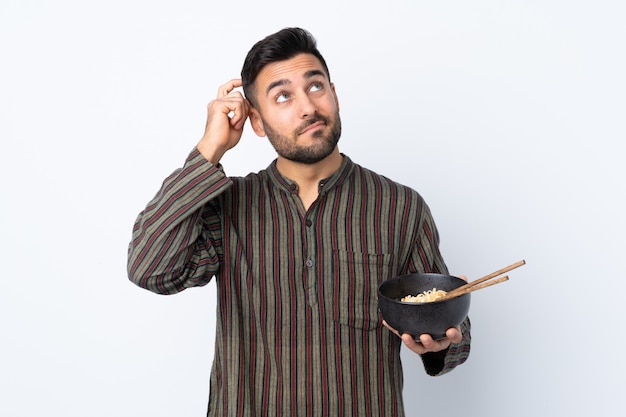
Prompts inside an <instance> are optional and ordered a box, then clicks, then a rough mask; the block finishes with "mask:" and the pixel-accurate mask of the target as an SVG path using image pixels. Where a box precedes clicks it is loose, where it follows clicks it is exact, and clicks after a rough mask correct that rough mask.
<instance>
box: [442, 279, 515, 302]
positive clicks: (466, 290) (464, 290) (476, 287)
mask: <svg viewBox="0 0 626 417" xmlns="http://www.w3.org/2000/svg"><path fill="white" fill-rule="evenodd" d="M508 280H509V276H508V275H504V276H501V277H498V278H495V279H492V280H491V281H487V282H483V283H482V284H478V285H473V286H471V287H466V286H465V285H463V286H462V287H459V288H457V289H455V290H454V291H450V292H449V293H447V294H446V295H444V296H443V297H441V298H440V299H438V300H437V301H440V300H447V299H450V298H454V297H460V296H462V295H465V294H468V293H470V292H472V291H477V290H482V289H483V288H487V287H490V286H492V285H495V284H499V283H501V282H504V281H508Z"/></svg>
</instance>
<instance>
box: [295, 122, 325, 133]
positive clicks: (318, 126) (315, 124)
mask: <svg viewBox="0 0 626 417" xmlns="http://www.w3.org/2000/svg"><path fill="white" fill-rule="evenodd" d="M324 126H326V123H325V122H324V121H322V120H317V121H315V122H313V123H311V124H309V125H307V126H306V127H304V128H303V129H301V130H300V132H299V133H298V135H304V134H305V133H309V132H312V131H314V130H317V129H321V128H323V127H324Z"/></svg>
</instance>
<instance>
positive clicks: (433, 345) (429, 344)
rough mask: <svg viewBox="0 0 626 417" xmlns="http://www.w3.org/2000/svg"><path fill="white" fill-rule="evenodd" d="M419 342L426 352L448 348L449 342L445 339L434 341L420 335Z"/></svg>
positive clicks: (426, 335)
mask: <svg viewBox="0 0 626 417" xmlns="http://www.w3.org/2000/svg"><path fill="white" fill-rule="evenodd" d="M420 342H421V343H422V345H423V346H424V349H425V350H426V352H439V351H440V350H444V349H446V348H447V347H448V346H450V340H449V339H448V338H447V337H445V338H443V339H439V340H434V339H433V338H432V336H430V335H429V334H422V335H420Z"/></svg>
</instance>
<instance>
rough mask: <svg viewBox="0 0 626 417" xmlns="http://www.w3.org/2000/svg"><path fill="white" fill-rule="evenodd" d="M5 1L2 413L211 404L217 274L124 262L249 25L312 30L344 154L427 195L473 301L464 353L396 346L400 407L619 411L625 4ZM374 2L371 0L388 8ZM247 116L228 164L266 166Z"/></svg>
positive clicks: (179, 409) (253, 34) (524, 412)
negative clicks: (201, 280) (446, 358)
mask: <svg viewBox="0 0 626 417" xmlns="http://www.w3.org/2000/svg"><path fill="white" fill-rule="evenodd" d="M346 3H349V4H344V3H341V2H339V1H325V0H320V1H317V2H309V3H301V4H300V3H298V2H293V1H284V2H281V1H239V2H238V1H232V2H231V1H228V2H227V1H223V2H212V1H208V0H205V1H200V0H176V1H169V2H168V1H157V0H144V1H138V0H107V1H99V2H97V1H80V0H74V1H72V0H56V1H44V0H41V1H37V0H30V1H27V0H2V1H1V3H0V106H1V107H0V138H1V141H2V142H1V143H2V148H1V149H2V150H1V152H0V195H1V197H0V198H1V199H2V203H1V206H0V249H1V250H0V256H1V260H2V264H1V265H2V268H1V270H0V271H1V272H0V274H1V278H2V281H1V282H2V286H1V288H2V289H1V291H0V332H1V337H2V339H1V343H0V350H1V354H0V415H2V416H7V417H14V416H15V417H17V416H20V417H22V416H29V417H30V416H35V415H52V416H64V417H72V416H77V417H83V416H89V417H92V416H93V417H100V416H112V417H113V416H115V417H126V416H128V417H141V416H151V417H154V416H203V415H205V413H206V402H207V397H208V380H209V371H210V366H211V361H212V354H213V343H214V320H215V314H214V311H215V301H214V300H215V285H214V283H211V284H210V285H209V286H207V287H204V288H201V289H192V290H188V291H185V292H184V293H182V294H179V295H176V296H171V297H164V296H158V295H155V294H151V293H149V292H147V291H144V290H142V289H139V288H137V287H135V286H134V285H133V284H131V283H130V282H129V281H128V280H127V278H126V249H127V244H128V241H129V240H130V236H131V228H132V225H133V222H134V220H135V217H136V215H137V214H138V213H139V211H140V210H141V209H143V207H144V206H145V204H146V203H147V202H148V200H149V199H150V198H152V196H153V195H154V193H155V192H156V191H157V189H158V188H159V186H160V184H161V181H162V180H163V179H164V178H165V176H167V175H168V174H169V173H170V172H171V171H173V170H174V169H175V168H177V167H179V166H181V165H182V163H183V161H184V158H185V157H186V156H187V154H188V152H189V151H190V150H191V149H192V147H193V146H194V145H195V144H196V143H197V141H198V139H199V138H200V136H201V135H202V132H203V130H204V123H205V115H206V104H207V103H208V101H209V100H211V99H212V98H213V97H214V95H215V93H216V91H217V87H218V86H219V85H220V84H222V83H223V82H225V81H227V80H228V79H230V78H234V77H238V74H239V71H240V69H241V65H242V63H243V58H244V56H245V54H246V53H247V51H248V49H249V48H250V47H251V46H252V44H253V43H254V42H256V41H257V40H258V39H260V38H262V37H264V36H265V35H267V34H269V33H272V32H275V31H276V30H279V29H281V28H283V27H285V26H302V27H305V28H307V29H309V30H310V31H311V32H312V33H313V34H314V35H315V36H316V38H317V39H318V46H319V48H320V50H321V51H322V53H323V54H324V55H325V57H326V59H327V61H328V64H329V66H330V72H331V77H332V81H334V82H335V83H336V87H337V93H338V96H339V100H340V104H341V115H342V120H343V137H342V140H341V142H340V149H341V151H342V152H344V153H346V154H348V155H349V156H350V157H351V158H352V159H353V160H354V161H356V162H358V163H360V164H362V165H364V166H366V167H369V168H372V169H374V170H376V171H378V172H379V173H381V174H384V175H386V176H389V177H391V178H393V179H395V180H397V181H399V182H402V183H405V184H407V185H410V186H412V187H413V188H415V189H417V190H418V191H419V192H420V193H421V194H422V195H423V196H424V197H425V198H426V200H427V202H428V203H429V205H430V207H431V209H432V211H433V214H434V216H435V220H436V221H437V224H438V226H439V231H440V234H441V239H442V251H443V253H444V256H445V258H446V260H447V262H448V265H449V267H450V270H451V272H452V273H454V274H464V275H467V276H468V277H469V278H470V279H474V278H478V277H479V276H482V275H485V274H487V273H489V272H491V271H494V270H496V269H498V268H500V267H503V266H506V265H508V264H510V263H513V262H515V261H517V260H520V259H525V260H526V261H527V265H526V266H524V267H522V268H520V269H517V270H515V271H513V272H512V273H511V274H510V277H511V280H510V281H509V282H507V283H505V284H500V285H498V286H496V287H492V288H491V289H486V290H484V291H481V292H479V293H475V295H474V296H473V299H472V309H471V313H470V315H471V318H472V321H473V336H474V343H473V346H472V353H471V356H470V359H469V361H468V362H467V363H466V364H465V365H463V366H461V367H460V368H458V369H456V370H455V371H454V372H452V373H450V374H448V375H445V376H442V377H439V378H432V377H428V376H426V375H425V374H424V372H423V369H422V367H421V364H420V361H419V359H418V357H417V356H414V355H413V354H410V353H409V352H407V351H403V359H404V362H405V370H406V377H405V390H404V393H405V399H406V407H407V411H408V414H409V416H418V415H428V414H431V413H441V412H442V413H444V414H445V415H450V416H452V415H461V414H463V415H469V416H478V415H480V416H494V417H496V416H497V417H501V416H529V415H536V416H587V415H606V416H616V415H619V411H618V410H619V409H620V408H623V407H622V404H623V398H622V397H623V390H624V387H625V386H626V363H625V360H624V353H623V351H624V328H623V322H624V320H623V315H624V312H625V311H624V310H625V309H624V307H623V305H624V301H623V294H624V292H625V291H626V285H625V284H624V280H625V274H624V267H623V260H624V253H625V249H626V245H625V243H624V232H625V231H626V227H625V222H624V214H623V213H624V212H625V210H624V194H625V192H624V191H625V187H624V178H625V174H626V169H625V168H624V159H625V158H626V152H625V150H624V140H625V139H626V134H625V133H626V129H625V127H624V122H625V117H624V116H625V115H626V111H625V110H626V104H625V97H626V84H625V81H624V74H626V58H625V56H626V55H625V53H624V41H625V39H626V30H625V29H624V18H625V11H626V8H625V6H624V5H623V4H624V3H623V2H619V1H617V0H616V1H602V0H596V1H572V0H570V1H546V0H543V1H540V0H525V1H522V0H507V1H502V0H493V1H488V0H474V1H437V2H435V1H417V0H413V1H395V0H388V1H384V2H383V1H377V2H369V1H360V2H355V3H350V2H346ZM383 4H384V5H383ZM273 158H274V152H273V149H272V148H271V146H270V145H269V144H268V142H267V140H266V139H264V138H257V137H256V136H255V135H254V134H253V132H252V130H251V129H249V126H248V129H247V130H246V133H245V134H244V138H243V139H242V141H241V143H240V145H239V146H238V147H237V148H236V149H234V150H233V151H232V152H231V153H229V154H227V156H226V157H225V158H224V160H223V163H224V165H225V167H226V170H227V172H228V173H229V174H231V175H244V174H247V173H248V172H250V171H257V170H259V169H262V168H264V167H266V166H267V165H268V164H269V162H270V161H271V160H272V159H273Z"/></svg>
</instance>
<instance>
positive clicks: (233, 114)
mask: <svg viewBox="0 0 626 417" xmlns="http://www.w3.org/2000/svg"><path fill="white" fill-rule="evenodd" d="M249 114H250V106H249V104H248V102H247V101H246V100H244V101H243V102H241V103H240V104H239V105H237V106H234V107H233V108H231V110H230V111H229V113H228V117H230V125H231V126H233V127H234V128H235V129H242V128H243V125H244V124H245V123H246V120H247V119H248V115H249Z"/></svg>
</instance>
